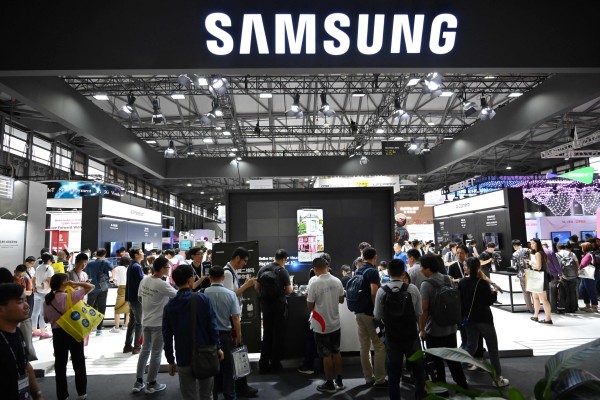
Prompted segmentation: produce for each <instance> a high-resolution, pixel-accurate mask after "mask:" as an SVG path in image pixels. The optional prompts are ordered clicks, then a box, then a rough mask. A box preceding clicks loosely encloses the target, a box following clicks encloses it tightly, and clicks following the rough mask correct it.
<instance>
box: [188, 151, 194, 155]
mask: <svg viewBox="0 0 600 400" xmlns="http://www.w3.org/2000/svg"><path fill="white" fill-rule="evenodd" d="M195 154H196V153H195V152H193V151H188V152H187V155H188V156H193V155H195Z"/></svg>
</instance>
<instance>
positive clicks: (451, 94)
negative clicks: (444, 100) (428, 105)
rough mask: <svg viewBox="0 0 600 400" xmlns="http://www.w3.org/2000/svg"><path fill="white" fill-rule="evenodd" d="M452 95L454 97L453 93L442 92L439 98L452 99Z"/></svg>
mask: <svg viewBox="0 0 600 400" xmlns="http://www.w3.org/2000/svg"><path fill="white" fill-rule="evenodd" d="M453 95H454V92H449V91H445V92H442V94H440V97H452V96H453Z"/></svg>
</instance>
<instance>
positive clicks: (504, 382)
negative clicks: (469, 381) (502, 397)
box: [494, 376, 510, 387]
mask: <svg viewBox="0 0 600 400" xmlns="http://www.w3.org/2000/svg"><path fill="white" fill-rule="evenodd" d="M509 383H510V381H509V380H508V379H506V378H503V377H502V376H499V377H498V378H496V380H495V381H494V384H495V385H496V386H497V387H504V386H508V385H509Z"/></svg>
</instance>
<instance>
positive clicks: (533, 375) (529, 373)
mask: <svg viewBox="0 0 600 400" xmlns="http://www.w3.org/2000/svg"><path fill="white" fill-rule="evenodd" d="M547 359H548V357H545V356H542V357H525V358H503V359H502V360H501V362H502V368H503V374H504V376H506V377H509V378H510V380H511V386H512V387H516V388H518V389H519V390H521V391H522V392H523V394H525V395H526V396H529V395H531V394H532V393H533V386H534V384H535V382H537V380H538V379H540V378H541V377H542V376H543V374H544V364H545V362H546V360H547ZM297 364H298V362H297V361H287V362H285V363H284V367H285V369H284V371H283V372H281V373H279V374H277V375H259V374H258V373H256V372H254V373H253V374H252V375H251V376H250V377H249V382H250V384H251V385H252V386H254V387H256V388H257V389H259V397H260V398H262V399H278V398H283V399H290V400H301V399H321V398H328V397H333V398H335V399H365V400H366V399H386V398H387V392H386V391H385V390H381V389H372V388H367V387H365V386H364V385H363V384H364V379H362V375H361V368H360V360H359V358H358V357H346V358H345V359H344V371H345V372H344V384H345V385H346V389H345V390H342V391H339V392H337V393H336V394H334V395H325V394H322V393H319V392H317V390H316V387H317V385H318V384H320V383H322V373H321V372H319V371H317V373H315V374H314V375H303V374H301V373H298V372H297V371H296V370H295V368H294V367H295V366H296V365H297ZM466 374H467V379H468V380H469V383H470V385H471V386H472V388H474V389H477V390H489V389H492V388H493V387H492V386H491V382H490V380H489V378H488V376H487V375H486V374H485V373H482V372H469V371H466ZM68 380H69V388H70V391H71V397H72V398H75V397H76V393H75V380H74V377H72V376H69V377H68ZM134 381H135V374H134V373H132V374H119V375H92V376H89V377H88V398H89V399H111V398H112V399H120V398H142V397H143V398H146V397H147V396H149V395H145V394H144V393H141V394H131V387H132V385H133V383H134ZM158 381H159V382H162V383H166V384H167V389H166V390H165V391H164V392H161V393H156V394H154V395H152V396H153V397H155V398H160V399H179V398H181V396H180V393H179V383H178V380H177V376H175V377H170V376H169V375H168V374H167V373H160V374H159V376H158ZM451 381H452V380H451V378H450V377H448V382H451ZM39 382H40V384H41V387H42V390H43V392H44V395H45V398H46V399H54V398H56V395H55V385H54V377H53V376H49V377H46V378H40V380H39ZM220 398H222V396H220ZM402 398H404V399H412V398H413V395H412V391H411V390H410V388H409V387H407V388H403V391H402Z"/></svg>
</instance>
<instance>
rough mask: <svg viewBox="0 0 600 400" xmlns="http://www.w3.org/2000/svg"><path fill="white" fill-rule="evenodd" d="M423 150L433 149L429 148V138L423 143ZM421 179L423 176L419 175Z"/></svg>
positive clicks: (425, 151)
mask: <svg viewBox="0 0 600 400" xmlns="http://www.w3.org/2000/svg"><path fill="white" fill-rule="evenodd" d="M421 151H422V152H424V153H427V152H429V151H431V149H430V148H429V140H427V139H425V142H424V143H423V149H422V150H421ZM419 179H422V178H421V177H419Z"/></svg>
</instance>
